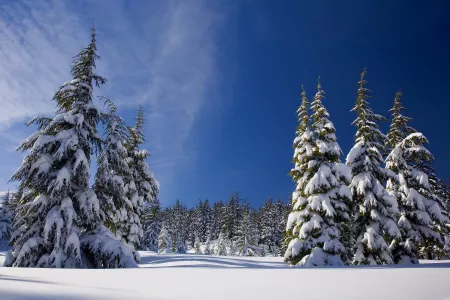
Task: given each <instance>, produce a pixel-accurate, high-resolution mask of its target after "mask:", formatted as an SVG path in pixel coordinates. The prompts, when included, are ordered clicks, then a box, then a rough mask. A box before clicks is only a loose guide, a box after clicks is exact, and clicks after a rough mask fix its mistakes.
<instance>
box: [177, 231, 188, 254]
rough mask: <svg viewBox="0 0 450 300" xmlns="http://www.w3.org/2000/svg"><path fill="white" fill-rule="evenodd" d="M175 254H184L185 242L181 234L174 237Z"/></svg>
mask: <svg viewBox="0 0 450 300" xmlns="http://www.w3.org/2000/svg"><path fill="white" fill-rule="evenodd" d="M175 245H176V246H175V251H176V253H186V241H185V239H184V238H183V235H182V234H179V235H177V236H176V244H175Z"/></svg>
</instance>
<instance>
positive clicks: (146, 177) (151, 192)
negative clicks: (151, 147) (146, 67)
mask: <svg viewBox="0 0 450 300" xmlns="http://www.w3.org/2000/svg"><path fill="white" fill-rule="evenodd" d="M144 123H145V118H144V111H143V110H142V107H139V111H138V115H137V117H136V123H135V125H134V127H131V128H130V127H129V128H128V130H129V138H128V140H127V142H126V143H125V147H126V149H127V153H128V158H127V163H128V167H129V168H130V171H131V175H132V180H131V181H130V182H128V183H127V184H126V186H125V189H126V194H127V197H128V199H130V201H131V203H132V205H133V209H134V213H133V214H132V216H131V217H129V218H130V223H133V226H132V227H131V228H130V231H129V233H128V235H129V236H133V237H134V236H136V238H133V244H134V247H135V249H141V241H142V238H143V229H142V224H141V218H142V214H143V212H144V208H145V206H146V205H148V204H149V203H151V202H153V201H155V200H156V198H157V196H158V193H159V184H158V182H157V181H156V180H155V178H154V175H153V172H152V171H151V170H150V167H149V165H148V163H147V158H148V157H149V156H150V153H149V152H148V151H147V150H141V149H140V147H141V146H142V144H143V143H144V142H145V137H144V132H143V130H144Z"/></svg>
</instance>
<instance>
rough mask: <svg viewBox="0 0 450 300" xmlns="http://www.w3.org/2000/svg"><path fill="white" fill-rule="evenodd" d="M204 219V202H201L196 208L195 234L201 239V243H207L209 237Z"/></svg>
mask: <svg viewBox="0 0 450 300" xmlns="http://www.w3.org/2000/svg"><path fill="white" fill-rule="evenodd" d="M204 217H205V213H204V206H203V201H202V200H199V201H198V203H197V207H196V208H195V224H196V226H195V234H196V235H197V236H198V237H199V239H200V241H206V236H207V233H206V227H205V225H206V224H205V222H204Z"/></svg>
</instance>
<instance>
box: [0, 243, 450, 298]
mask: <svg viewBox="0 0 450 300" xmlns="http://www.w3.org/2000/svg"><path fill="white" fill-rule="evenodd" d="M1 246H2V245H0V247H1ZM4 254H5V253H4V252H0V264H1V263H2V261H3V259H4ZM141 256H142V261H141V264H140V268H139V269H118V270H65V269H26V268H0V299H155V300H156V299H186V300H189V299H195V300H199V299H215V300H217V299H233V300H234V299H258V300H264V299H408V300H410V299H424V300H431V299H436V300H444V299H450V284H449V278H450V261H447V262H445V261H442V262H440V263H435V262H433V263H432V264H431V263H428V262H426V261H424V262H422V265H421V266H419V267H414V268H392V267H364V268H362V267H357V268H356V267H346V268H289V267H287V266H286V265H285V264H284V263H283V262H282V259H281V258H279V257H259V258H248V257H217V256H209V255H208V256H207V255H194V254H184V255H177V254H166V255H156V254H155V253H150V252H141Z"/></svg>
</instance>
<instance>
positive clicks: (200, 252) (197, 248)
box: [194, 236, 202, 254]
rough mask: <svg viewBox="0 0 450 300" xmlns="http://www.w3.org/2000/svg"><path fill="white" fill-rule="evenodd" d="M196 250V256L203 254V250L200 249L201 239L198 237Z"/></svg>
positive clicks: (196, 238)
mask: <svg viewBox="0 0 450 300" xmlns="http://www.w3.org/2000/svg"><path fill="white" fill-rule="evenodd" d="M194 250H195V254H202V250H201V249H200V239H199V238H198V236H196V237H195V242H194Z"/></svg>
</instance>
